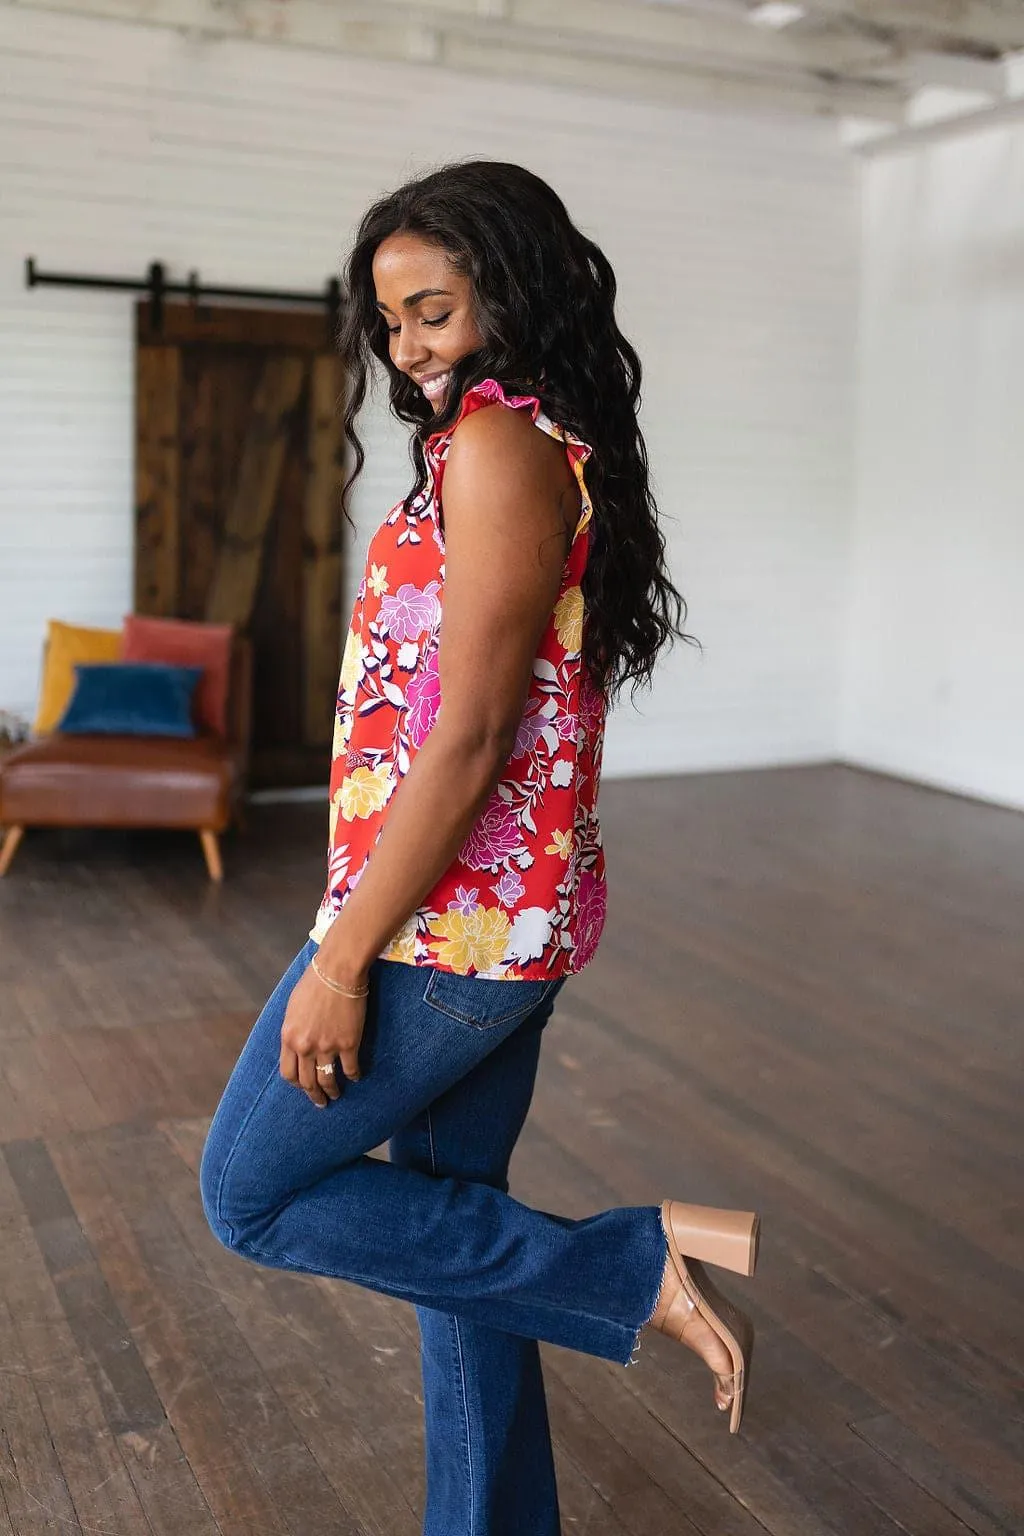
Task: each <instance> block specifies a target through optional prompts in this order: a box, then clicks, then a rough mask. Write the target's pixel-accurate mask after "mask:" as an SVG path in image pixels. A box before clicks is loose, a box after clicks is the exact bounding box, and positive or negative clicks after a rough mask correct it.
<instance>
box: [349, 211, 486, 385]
mask: <svg viewBox="0 0 1024 1536" xmlns="http://www.w3.org/2000/svg"><path fill="white" fill-rule="evenodd" d="M373 281H374V286H375V288H376V291H377V308H378V309H379V310H380V312H381V315H382V316H383V317H384V322H385V324H386V325H387V328H388V351H389V352H390V354H391V361H392V362H393V363H394V365H395V367H396V368H397V369H399V370H400V372H402V373H405V374H408V376H409V378H410V379H412V380H413V382H414V383H416V384H418V385H419V387H420V389H422V391H423V393H424V395H425V396H426V397H427V399H428V400H429V401H430V403H431V405H432V406H433V408H434V410H435V411H436V410H438V409H439V408H440V406H441V404H442V402H443V401H444V396H445V390H446V388H447V385H448V370H449V369H450V368H451V367H452V365H453V364H454V363H457V362H459V360H460V359H461V358H463V357H465V356H466V355H467V354H468V353H470V352H475V351H476V350H477V348H478V347H480V346H481V345H482V344H483V337H482V336H481V335H480V332H479V330H478V329H477V324H476V319H475V318H474V314H473V293H472V287H471V285H470V281H469V278H468V277H466V276H465V275H464V274H463V273H461V272H457V271H456V270H455V268H454V267H453V266H452V264H451V261H450V259H449V257H448V254H447V252H446V251H444V250H442V248H441V247H440V246H439V245H432V244H431V243H430V242H429V241H427V240H424V239H422V237H421V236H419V235H410V234H398V235H389V236H388V238H387V239H386V240H382V241H381V243H380V245H378V247H377V250H376V253H375V254H374V258H373Z"/></svg>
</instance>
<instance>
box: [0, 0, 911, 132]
mask: <svg viewBox="0 0 1024 1536" xmlns="http://www.w3.org/2000/svg"><path fill="white" fill-rule="evenodd" d="M0 3H3V0H0ZM7 3H12V0H7ZM13 3H15V4H20V5H21V6H23V7H24V8H35V9H43V10H57V11H67V12H73V13H77V14H80V15H83V14H84V15H92V16H101V17H105V18H108V19H115V20H118V21H123V22H135V23H139V24H144V25H149V26H160V27H170V28H174V29H176V30H179V31H182V32H184V33H186V34H187V35H189V36H191V37H195V38H202V37H205V38H210V39H217V38H241V39H249V40H251V41H254V42H266V43H272V44H276V45H278V46H288V47H295V48H308V49H314V50H324V49H328V50H333V51H336V52H339V53H348V54H354V55H356V56H361V57H371V58H382V59H391V60H402V61H405V62H410V61H413V62H418V63H427V64H430V63H433V64H440V65H447V66H448V67H450V68H453V69H459V70H464V71H467V70H468V71H476V72H479V73H483V74H487V75H494V76H500V77H503V78H506V79H514V80H517V81H529V80H531V79H535V80H547V81H549V82H551V83H562V84H565V85H567V86H572V87H574V88H579V89H583V90H587V89H590V90H600V91H607V92H610V93H612V94H616V95H622V96H626V97H629V98H631V99H640V100H653V101H658V102H671V103H674V104H677V105H694V106H701V105H708V106H721V107H726V108H729V109H731V110H739V111H744V110H746V111H758V110H769V111H780V110H782V111H793V112H802V113H811V114H813V115H827V116H841V115H852V116H860V117H874V118H878V119H881V120H883V121H887V122H901V121H902V120H903V115H904V106H905V100H906V92H905V90H904V89H903V88H902V86H901V85H900V84H899V83H892V82H889V81H884V82H875V81H871V80H867V81H861V80H849V81H847V80H844V79H841V78H840V79H835V78H831V77H829V75H828V72H827V71H824V70H822V72H821V75H820V77H819V75H818V74H816V73H815V72H814V71H813V70H808V68H807V67H806V61H803V62H802V63H800V62H798V61H797V59H795V58H794V57H793V56H792V54H790V53H789V52H788V51H786V52H783V53H780V52H779V51H778V50H776V49H774V48H772V47H769V48H768V49H751V51H750V52H749V53H748V52H747V51H746V50H745V49H744V50H743V51H741V52H740V53H739V54H736V53H733V52H731V51H730V50H729V49H728V46H727V44H726V43H725V40H724V37H723V34H724V33H727V34H729V35H733V34H735V33H739V34H740V36H741V37H742V38H744V40H745V39H746V34H747V33H748V32H750V33H754V34H756V32H757V29H756V28H752V27H750V28H748V27H747V26H746V24H745V23H744V24H742V25H741V26H738V27H733V26H731V25H729V26H727V27H726V28H722V29H718V30H716V31H712V32H711V33H710V34H709V32H708V31H707V29H706V28H704V27H701V28H700V30H699V36H700V38H701V40H702V41H703V44H704V46H703V47H702V48H701V49H700V50H699V51H698V50H697V49H696V48H693V49H692V50H691V51H688V50H687V49H686V47H685V46H683V45H680V44H679V42H678V41H677V42H676V43H675V45H674V46H671V47H668V46H666V45H665V44H664V43H663V44H662V45H661V46H660V47H651V46H650V45H649V43H648V40H647V38H646V36H645V37H644V38H643V40H642V41H641V42H638V41H637V40H636V38H635V37H634V38H633V39H631V40H627V39H626V37H625V36H623V37H622V38H621V39H619V38H618V37H617V36H616V35H614V34H613V35H609V32H608V29H607V24H608V23H609V22H610V21H612V20H621V16H620V13H622V12H624V11H628V10H631V9H632V7H630V6H627V5H624V4H622V3H620V0H565V3H564V5H560V6H559V7H558V13H557V17H558V19H557V22H553V21H552V19H551V11H552V9H553V8H552V7H550V6H548V5H547V4H546V0H545V3H544V4H541V0H503V3H502V4H501V9H502V10H503V12H504V14H503V15H502V16H501V17H500V18H498V17H495V16H494V10H495V8H496V6H497V4H498V0H374V3H373V4H369V3H366V0H363V3H358V0H357V3H350V0H13ZM481 5H482V6H483V8H484V9H485V10H486V11H487V12H488V13H489V14H488V15H485V16H483V17H482V16H481V14H480V12H481ZM592 5H593V8H594V10H595V11H597V10H601V11H602V13H603V20H604V22H605V26H604V27H597V28H596V29H594V30H593V31H592V32H589V33H588V32H586V31H584V30H583V20H584V18H585V17H586V16H587V15H588V14H590V12H591V6H592ZM644 9H645V10H648V9H650V8H648V7H644ZM672 14H673V15H674V14H675V12H673V13H672ZM690 20H691V21H692V18H690ZM567 22H572V23H573V24H574V27H575V25H578V26H579V28H580V30H578V31H577V30H575V29H573V30H569V28H568V26H567ZM635 30H636V29H635V28H634V33H635ZM683 36H684V37H686V38H689V39H690V40H691V42H695V41H696V40H697V37H698V32H696V31H691V30H686V29H684V32H683ZM709 38H710V39H711V40H712V41H713V42H714V43H715V44H716V45H720V51H719V50H718V48H712V47H710V46H709Z"/></svg>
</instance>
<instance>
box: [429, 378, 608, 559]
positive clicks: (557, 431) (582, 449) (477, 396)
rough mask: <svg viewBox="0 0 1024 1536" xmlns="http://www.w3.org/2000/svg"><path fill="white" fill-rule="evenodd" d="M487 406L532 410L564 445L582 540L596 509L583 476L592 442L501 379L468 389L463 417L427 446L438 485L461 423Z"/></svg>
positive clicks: (536, 423) (535, 418)
mask: <svg viewBox="0 0 1024 1536" xmlns="http://www.w3.org/2000/svg"><path fill="white" fill-rule="evenodd" d="M485 405H504V406H508V407H509V408H510V409H511V410H514V411H529V412H530V415H531V417H532V419H533V424H534V426H535V427H539V429H540V430H541V431H542V432H546V433H547V435H548V437H553V438H555V439H556V440H557V441H558V442H560V443H562V444H563V445H564V447H565V451H566V453H567V455H568V457H569V463H570V465H571V466H572V471H573V474H574V475H575V477H576V483H577V484H578V486H579V488H580V498H581V503H580V505H581V510H580V520H579V522H578V523H577V525H576V532H575V534H574V535H573V542H575V540H576V539H577V538H578V537H579V535H580V534H581V533H582V532H583V530H584V529H585V528H586V527H587V525H588V524H589V522H590V520H591V517H592V516H593V508H592V506H591V502H590V494H589V492H588V491H587V485H586V480H585V478H584V474H583V466H584V465H585V464H586V462H587V460H588V459H589V458H590V455H591V453H592V451H593V450H592V449H591V447H590V444H589V443H585V442H584V441H583V439H582V438H579V437H577V436H576V434H575V433H574V432H570V431H569V430H568V428H566V427H562V426H559V425H558V423H557V422H554V421H552V420H551V419H550V417H548V416H546V415H545V414H544V412H543V411H542V410H541V404H540V400H539V399H538V398H537V396H536V395H509V394H506V392H505V390H504V389H503V388H502V386H501V385H500V384H499V383H498V381H497V379H482V380H481V381H480V383H479V384H474V385H472V386H471V387H470V388H469V389H467V390H466V393H465V394H464V395H463V397H462V404H461V405H460V406H459V414H458V415H457V416H456V418H455V420H454V421H453V422H452V424H451V426H450V427H445V428H443V429H442V430H441V431H439V432H432V433H431V434H430V435H429V437H427V439H426V441H425V443H424V452H425V455H426V459H427V462H428V464H429V465H430V468H431V470H432V471H433V474H434V483H435V485H438V486H439V485H440V480H441V475H442V474H443V469H444V462H445V460H446V459H447V457H448V449H449V447H450V446H451V440H452V437H453V435H454V433H455V431H456V428H457V427H458V425H459V423H460V422H462V421H465V419H466V417H467V416H472V414H473V412H474V411H479V410H480V409H481V408H482V407H483V406H485Z"/></svg>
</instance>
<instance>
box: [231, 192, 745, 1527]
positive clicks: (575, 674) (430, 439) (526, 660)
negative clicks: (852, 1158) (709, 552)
mask: <svg viewBox="0 0 1024 1536" xmlns="http://www.w3.org/2000/svg"><path fill="white" fill-rule="evenodd" d="M347 279H348V296H349V310H348V318H347V323H346V330H345V336H344V350H345V355H346V358H347V361H348V363H349V366H350V369H351V377H352V388H351V393H350V398H349V403H348V406H347V410H346V419H345V426H346V432H347V434H348V437H349V439H350V441H351V443H352V445H353V447H354V452H355V465H356V468H355V473H356V474H358V472H359V470H360V468H361V467H362V462H363V452H362V448H361V445H360V443H359V439H358V436H357V434H356V430H355V426H354V422H355V417H356V415H357V413H358V411H359V408H360V406H361V405H362V403H363V399H364V396H365V393H366V388H367V380H368V375H369V371H370V368H371V366H372V358H376V359H378V360H379V362H380V363H381V364H383V367H384V370H385V372H386V374H387V377H388V381H389V385H390V394H391V407H392V410H393V411H394V413H395V414H396V415H397V416H398V417H400V418H401V420H403V421H406V422H408V423H410V425H411V426H412V428H413V435H412V454H413V462H414V466H415V483H414V485H413V488H412V490H411V491H410V492H409V494H408V496H406V497H405V499H404V500H403V501H402V502H400V503H399V504H398V505H397V506H396V507H395V508H393V510H392V511H391V512H390V513H389V515H388V517H387V518H386V519H385V521H384V523H383V524H382V526H381V527H380V529H379V530H378V531H377V533H376V534H375V536H374V538H373V540H372V541H371V544H370V548H369V553H368V558H367V563H366V574H365V576H364V579H363V582H362V584H361V586H360V588H359V594H358V598H357V601H356V605H355V611H354V614H353V620H352V628H351V632H350V634H349V637H348V643H347V645H346V649H345V657H344V661H343V664H342V670H341V684H340V691H339V694H338V709H337V722H336V730H335V740H334V762H333V768H332V773H331V785H330V790H331V801H330V843H329V851H328V878H327V889H326V892H325V894H324V898H323V902H322V904H321V907H320V910H319V912H318V914H317V918H316V922H315V925H314V927H313V929H312V931H311V934H310V938H309V941H308V942H307V943H306V945H305V946H304V947H303V949H302V950H301V951H300V952H299V954H298V955H297V956H296V958H295V960H294V961H293V962H292V964H291V966H290V967H289V968H288V970H287V971H286V973H285V975H284V976H283V977H282V979H281V981H280V983H279V985H278V987H277V989H276V991H275V992H274V994H273V996H272V997H271V998H270V1000H269V1002H268V1003H267V1005H266V1008H265V1009H264V1011H263V1013H262V1014H261V1016H260V1018H259V1020H258V1021H257V1023H256V1025H255V1027H254V1029H253V1032H252V1035H251V1036H250V1038H249V1041H248V1043H247V1044H246V1046H245V1049H244V1050H243V1052H242V1055H241V1058H240V1060H239V1062H238V1065H237V1066H236V1068H235V1071H234V1073H233V1075H232V1077H231V1081H230V1082H229V1084H228V1087H227V1089H226V1091H225V1094H224V1098H223V1100H222V1102H221V1105H220V1107H219V1109H218V1111H217V1115H216V1118H215V1119H214V1122H213V1126H212V1129H211V1131H210V1136H209V1140H208V1142H207V1146H206V1150H205V1154H204V1158H203V1167H202V1176H201V1178H202V1190H203V1199H204V1203H205V1207H206V1212H207V1216H208V1218H209V1221H210V1224H211V1226H212V1227H213V1230H214V1232H215V1233H216V1234H217V1236H218V1237H219V1238H220V1240H221V1241H222V1242H224V1243H225V1244H227V1245H228V1246H229V1247H231V1248H233V1249H235V1250H236V1251H237V1252H239V1253H241V1254H243V1255H244V1256H245V1257H247V1258H249V1259H252V1260H254V1261H255V1262H257V1263H260V1264H268V1265H272V1266H276V1267H278V1268H282V1269H292V1270H299V1271H304V1272H306V1273H312V1274H318V1275H330V1276H337V1277H339V1278H342V1279H346V1280H350V1281H353V1282H355V1283H356V1284H360V1285H366V1286H369V1287H371V1288H373V1289H375V1290H378V1291H383V1292H385V1293H387V1294H388V1295H391V1296H399V1297H402V1298H404V1299H406V1300H408V1301H410V1302H412V1303H414V1305H415V1306H416V1308H417V1315H418V1319H419V1325H420V1333H421V1340H422V1366H423V1382H424V1400H425V1410H426V1454H427V1510H426V1517H425V1524H424V1530H425V1532H426V1533H427V1536H461V1533H470V1532H472V1533H473V1536H498V1533H508V1536H549V1533H554V1532H557V1531H558V1529H559V1525H558V1502H557V1495H556V1491H555V1479H554V1468H553V1464H552V1455H551V1443H550V1438H549V1434H548V1421H547V1413H546V1408H545V1402H544V1390H543V1384H542V1380H541V1372H540V1363H539V1352H538V1348H537V1341H538V1340H540V1339H546V1340H549V1341H551V1342H553V1343H556V1344H562V1345H566V1346H568V1347H571V1348H575V1349H581V1350H586V1351H588V1352H589V1353H591V1354H594V1355H599V1356H603V1357H604V1358H607V1359H611V1360H619V1361H622V1362H623V1363H626V1364H628V1363H631V1360H632V1356H633V1352H634V1350H635V1349H636V1348H637V1346H638V1343H639V1338H640V1331H641V1329H642V1328H643V1327H644V1326H645V1325H650V1326H652V1327H654V1328H657V1329H660V1330H661V1331H663V1332H666V1333H669V1334H670V1335H672V1336H673V1337H675V1338H677V1339H680V1340H681V1341H682V1342H683V1343H685V1344H687V1345H688V1346H689V1347H690V1348H691V1349H692V1350H694V1351H695V1352H696V1353H697V1354H698V1355H699V1356H700V1357H701V1358H702V1359H703V1360H704V1361H705V1363H706V1364H707V1365H708V1366H709V1367H710V1369H711V1371H712V1373H713V1376H714V1396H715V1401H716V1403H717V1405H718V1407H719V1408H720V1409H724V1410H729V1411H730V1415H731V1418H730V1427H731V1428H732V1429H733V1430H734V1431H735V1430H736V1429H737V1428H738V1426H739V1421H740V1414H741V1412H742V1408H743V1399H744V1391H745V1387H746V1379H747V1378H746V1370H747V1364H748V1361H749V1354H750V1343H751V1330H750V1325H749V1322H748V1321H747V1319H746V1318H744V1317H743V1316H742V1314H740V1313H739V1312H737V1311H736V1310H735V1309H734V1308H732V1307H731V1306H730V1305H729V1304H728V1303H727V1302H726V1301H725V1300H724V1299H723V1298H722V1297H720V1296H719V1295H718V1293H717V1292H716V1291H714V1290H713V1288H712V1286H711V1284H710V1282H709V1281H708V1279H707V1277H706V1275H705V1274H704V1272H703V1270H702V1269H701V1267H700V1263H699V1261H700V1260H702V1259H703V1260H705V1261H709V1262H712V1263H717V1264H723V1265H725V1266H727V1267H729V1268H731V1269H734V1270H737V1271H741V1272H743V1273H751V1272H752V1271H753V1263H754V1258H755V1255H756V1248H757V1219H756V1217H754V1216H753V1215H752V1214H751V1213H749V1212H728V1211H715V1210H708V1209H706V1208H703V1207H699V1206H689V1205H684V1204H682V1203H679V1202H671V1201H665V1202H664V1203H663V1205H662V1206H661V1207H659V1206H657V1205H651V1206H641V1207H627V1208H622V1209H617V1210H610V1211H604V1212H601V1213H600V1214H598V1215H595V1216H592V1217H589V1218H587V1219H585V1220H582V1221H570V1220H568V1219H567V1218H564V1217H559V1216H554V1215H551V1214H549V1213H546V1212H542V1211H536V1210H531V1209H529V1208H528V1207H526V1206H524V1205H522V1204H521V1203H519V1202H518V1201H516V1200H514V1199H513V1198H512V1197H511V1196H510V1195H509V1194H508V1192H507V1191H508V1183H507V1170H508V1162H509V1157H510V1155H511V1152H512V1149H513V1146H514V1145H515V1141H516V1138H517V1136H518V1134H519V1131H520V1129H521V1127H522V1124H523V1121H524V1119H525V1116H526V1112H527V1109H528V1106H529V1102H530V1097H531V1093H532V1090H533V1083H534V1076H535V1072H536V1068H537V1060H538V1054H539V1050H540V1037H541V1032H542V1030H543V1028H544V1026H545V1024H546V1023H547V1020H548V1018H549V1017H550V1015H551V1011H552V1007H553V1005H554V1002H555V998H556V996H557V994H558V992H559V990H560V988H561V987H562V986H563V985H564V983H565V980H566V978H567V977H568V976H570V975H571V974H573V973H574V972H576V971H578V970H580V968H581V967H582V966H583V965H585V964H586V963H587V961H588V960H589V959H590V958H591V956H592V955H593V953H594V950H595V948H596V946H597V942H598V938H599V935H600V931H601V926H602V923H603V920H604V911H605V886H604V857H603V853H602V849H601V837H600V831H599V827H598V821H597V815H596V798H597V788H598V779H599V775H600V761H601V745H602V735H603V727H604V716H605V708H606V703H607V701H608V700H609V699H610V698H612V697H613V696H614V695H615V694H616V692H617V691H618V690H619V689H620V688H621V687H622V686H623V685H624V684H626V683H631V684H633V685H634V686H635V685H636V684H638V683H643V682H645V681H647V680H648V679H649V677H650V673H651V670H652V667H653V665H654V661H655V658H656V655H657V653H658V651H659V649H660V648H661V646H662V645H663V644H664V643H665V642H666V641H667V640H669V639H670V637H671V636H672V635H673V634H679V633H680V629H679V625H680V622H681V618H682V615H683V612H684V607H683V604H682V600H681V598H680V597H679V595H678V593H677V592H676V590H675V588H674V587H673V586H672V585H671V583H670V581H669V579H668V576H667V574H666V571H665V568H664V561H663V556H664V543H663V540H662V537H661V534H660V532H659V530H658V526H657V521H656V514H655V507H654V502H653V499H652V496H651V493H650V490H649V486H648V474H647V457H646V452H645V448H644V443H643V438H642V436H641V434H640V431H639V427H638V425H637V405H638V401H639V384H640V364H639V361H638V359H637V356H636V354H635V352H634V351H633V349H632V347H631V346H630V345H629V343H628V342H627V341H626V340H625V339H624V337H623V336H622V335H621V333H620V331H619V330H618V327H617V325H616V323H615V318H614V313H613V306H614V298H615V279H614V276H613V274H612V271H611V268H610V267H609V264H608V262H607V260H606V259H605V257H604V256H603V255H602V253H601V251H600V250H599V249H598V248H597V246H595V245H594V244H593V243H592V242H591V241H589V240H587V239H586V238H585V237H584V236H583V235H582V234H580V232H579V231H578V230H577V229H576V228H575V227H574V226H573V224H572V223H571V221H570V219H569V216H568V214H567V212H566V210H565V208H564V206H563V204H562V203H561V201H560V200H559V198H558V197H557V196H556V195H555V193H554V192H553V191H552V190H551V189H550V187H548V186H547V185H546V184H545V183H544V182H542V181H541V180H539V179H538V178H537V177H536V176H533V175H531V174H530V173H529V172H527V171H525V170H522V169H521V168H519V167H518V166H514V165H500V164H488V163H475V164H463V165H454V166H449V167H447V168H445V169H442V170H440V171H437V172H436V173H434V174H433V175H430V176H427V177H425V178H423V179H422V180H418V181H415V182H412V183H410V184H409V185H407V186H405V187H402V188H401V189H400V190H399V191H398V192H396V193H395V194H394V195H393V196H390V197H387V198H384V199H383V200H382V201H381V202H379V203H377V204H376V205H375V206H374V207H373V208H371V209H370V211H369V212H368V213H367V214H366V216H365V218H364V219H363V222H362V225H361V227H360V230H359V235H358V238H357V241H356V244H355V248H354V250H353V252H352V255H351V258H350V261H349V265H348V273H347ZM353 478H354V477H353ZM385 1140H388V1141H389V1143H390V1162H385V1161H383V1160H382V1159H379V1158H371V1157H369V1156H368V1155H367V1154H368V1153H369V1151H370V1150H371V1149H372V1148H374V1147H377V1146H378V1145H379V1144H380V1143H382V1142H383V1141H385Z"/></svg>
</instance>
